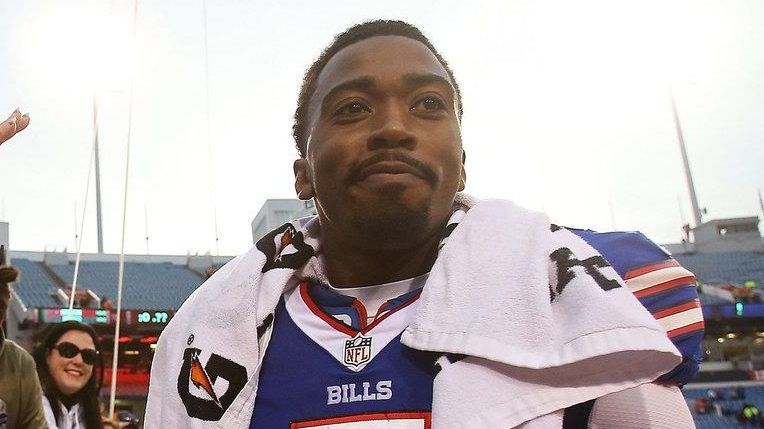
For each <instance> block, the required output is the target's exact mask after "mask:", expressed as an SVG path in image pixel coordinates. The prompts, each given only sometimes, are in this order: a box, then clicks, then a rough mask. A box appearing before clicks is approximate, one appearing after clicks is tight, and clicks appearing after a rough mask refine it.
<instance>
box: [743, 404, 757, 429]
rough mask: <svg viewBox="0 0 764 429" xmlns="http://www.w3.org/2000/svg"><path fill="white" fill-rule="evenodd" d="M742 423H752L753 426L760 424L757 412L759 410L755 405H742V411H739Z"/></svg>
mask: <svg viewBox="0 0 764 429" xmlns="http://www.w3.org/2000/svg"><path fill="white" fill-rule="evenodd" d="M740 413H741V415H742V417H743V421H744V422H747V423H754V424H760V423H762V420H761V413H760V412H759V409H758V408H756V406H755V405H751V404H748V403H746V404H744V405H743V409H742V410H741V411H740Z"/></svg>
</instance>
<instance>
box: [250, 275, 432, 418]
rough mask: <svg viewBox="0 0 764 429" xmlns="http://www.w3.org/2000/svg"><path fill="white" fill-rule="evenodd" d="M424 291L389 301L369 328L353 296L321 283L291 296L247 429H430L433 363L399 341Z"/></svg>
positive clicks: (279, 316) (278, 320)
mask: <svg viewBox="0 0 764 429" xmlns="http://www.w3.org/2000/svg"><path fill="white" fill-rule="evenodd" d="M420 292H421V290H416V291H413V292H411V293H407V294H405V295H403V296H401V297H399V298H397V299H394V300H390V301H388V302H387V303H386V304H385V305H383V307H382V308H381V309H380V312H379V313H378V314H377V317H376V318H375V319H374V321H373V322H371V323H369V324H367V323H366V322H367V318H366V314H365V311H364V310H363V306H360V305H358V303H357V301H356V300H355V299H354V298H352V297H347V296H343V295H339V294H336V293H334V292H332V291H331V290H329V289H327V288H325V287H323V286H320V285H310V284H308V283H307V282H305V283H303V284H301V285H300V286H299V287H298V288H297V289H295V290H294V291H293V292H291V293H288V294H286V295H285V296H284V298H283V299H282V300H281V302H280V303H279V305H278V307H277V309H276V313H275V319H274V322H273V323H274V325H273V332H272V335H271V340H270V343H269V345H268V348H267V350H266V353H265V358H264V360H263V364H262V369H261V371H260V380H259V382H258V391H257V399H256V401H255V408H254V413H253V415H252V420H251V423H250V427H251V428H256V429H298V428H329V427H331V428H336V429H340V428H346V427H347V428H348V429H350V428H359V427H363V428H369V429H375V428H391V429H392V428H395V429H398V428H399V429H414V428H416V429H427V428H429V427H430V410H431V406H432V382H433V377H434V375H433V359H432V358H431V357H430V354H429V353H425V352H421V351H417V350H413V349H410V348H408V347H406V346H404V345H403V344H401V342H400V336H401V333H402V332H403V330H404V329H405V328H406V326H408V324H409V323H410V322H411V319H412V317H413V314H414V311H415V309H416V304H417V300H418V298H419V294H420ZM359 422H366V423H364V424H363V426H360V423H359Z"/></svg>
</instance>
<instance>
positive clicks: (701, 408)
mask: <svg viewBox="0 0 764 429" xmlns="http://www.w3.org/2000/svg"><path fill="white" fill-rule="evenodd" d="M695 412H696V413H697V414H706V413H707V412H708V399H706V398H695Z"/></svg>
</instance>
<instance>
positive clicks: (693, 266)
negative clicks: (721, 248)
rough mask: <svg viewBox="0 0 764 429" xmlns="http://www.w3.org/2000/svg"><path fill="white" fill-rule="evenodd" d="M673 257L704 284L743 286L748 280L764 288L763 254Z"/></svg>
mask: <svg viewBox="0 0 764 429" xmlns="http://www.w3.org/2000/svg"><path fill="white" fill-rule="evenodd" d="M673 257H674V258H675V259H676V260H677V261H679V263H680V264H682V265H683V266H684V267H685V268H687V269H688V270H690V271H692V272H693V273H694V274H695V277H696V278H697V279H698V280H700V281H701V282H702V283H708V284H711V283H736V284H743V283H744V282H745V281H746V280H755V281H756V282H757V283H759V286H761V287H764V285H763V284H762V282H764V253H762V252H726V253H695V254H681V253H678V254H674V255H673Z"/></svg>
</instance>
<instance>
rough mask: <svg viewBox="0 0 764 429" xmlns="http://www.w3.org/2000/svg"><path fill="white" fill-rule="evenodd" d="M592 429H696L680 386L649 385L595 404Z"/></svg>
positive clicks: (616, 393) (609, 397)
mask: <svg viewBox="0 0 764 429" xmlns="http://www.w3.org/2000/svg"><path fill="white" fill-rule="evenodd" d="M589 429H695V423H694V422H693V420H692V416H691V415H690V410H689V408H688V407H687V402H686V401H685V399H684V396H682V392H681V391H680V390H679V388H678V387H676V386H672V387H666V386H661V385H658V384H654V383H646V384H642V385H640V386H637V387H633V388H631V389H626V390H623V391H620V392H615V393H611V394H609V395H605V396H603V397H601V398H599V399H597V400H596V401H595V402H594V408H592V414H591V417H590V419H589Z"/></svg>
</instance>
